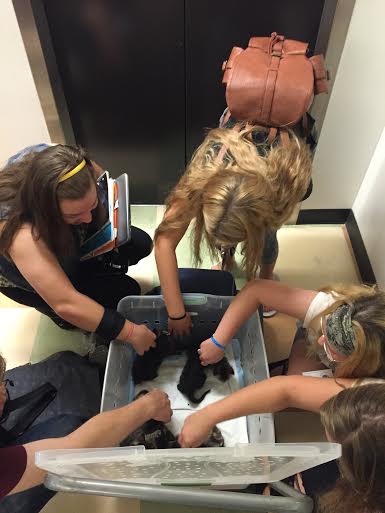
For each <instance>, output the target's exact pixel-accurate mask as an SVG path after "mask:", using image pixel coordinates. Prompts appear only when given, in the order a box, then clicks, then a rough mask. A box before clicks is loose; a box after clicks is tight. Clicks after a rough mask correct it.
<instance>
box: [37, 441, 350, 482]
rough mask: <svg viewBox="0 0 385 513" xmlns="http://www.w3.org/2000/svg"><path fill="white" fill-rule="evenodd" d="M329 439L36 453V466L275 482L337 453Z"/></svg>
mask: <svg viewBox="0 0 385 513" xmlns="http://www.w3.org/2000/svg"><path fill="white" fill-rule="evenodd" d="M340 455H341V446H340V445H339V444H332V443H306V444H239V445H237V446H235V447H223V448H202V449H160V450H146V449H145V448H144V447H143V446H137V447H117V448H113V449H88V450H83V449H73V450H57V451H53V450H51V451H41V452H38V453H36V465H37V466H38V467H40V468H42V469H44V470H46V471H48V472H51V473H54V474H57V475H60V476H67V477H72V478H86V479H98V480H106V481H120V482H122V481H123V482H128V483H141V484H148V485H150V484H151V485H184V486H194V485H197V486H205V485H215V486H217V485H218V486H223V485H246V484H251V483H269V482H275V481H280V480H282V479H285V478H286V477H288V476H291V475H294V474H296V473H297V472H302V471H303V470H306V469H308V468H312V467H315V466H316V465H320V464H322V463H326V462H328V461H331V460H334V459H336V458H339V457H340Z"/></svg>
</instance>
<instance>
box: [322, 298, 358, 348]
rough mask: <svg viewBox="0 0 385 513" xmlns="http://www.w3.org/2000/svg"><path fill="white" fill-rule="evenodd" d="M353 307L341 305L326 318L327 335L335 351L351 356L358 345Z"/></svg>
mask: <svg viewBox="0 0 385 513" xmlns="http://www.w3.org/2000/svg"><path fill="white" fill-rule="evenodd" d="M352 310H353V309H352V307H351V306H350V305H348V304H343V305H341V306H339V307H338V308H337V309H336V310H335V311H334V312H333V313H332V314H330V315H329V316H328V317H327V318H326V336H327V340H328V342H329V344H330V345H331V346H332V347H333V349H334V350H335V351H337V352H338V353H340V354H343V355H344V356H350V355H351V354H352V353H353V351H354V350H355V347H356V337H355V335H354V330H353V325H352Z"/></svg>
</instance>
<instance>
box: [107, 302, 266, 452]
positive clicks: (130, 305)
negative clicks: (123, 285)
mask: <svg viewBox="0 0 385 513" xmlns="http://www.w3.org/2000/svg"><path fill="white" fill-rule="evenodd" d="M183 299H184V303H185V306H186V310H187V311H188V312H189V314H190V315H191V318H192V321H193V333H194V336H195V335H196V336H197V337H199V338H201V339H202V340H204V339H205V338H208V337H210V336H211V335H212V333H213V332H214V331H215V329H216V327H217V326H218V324H219V321H220V320H221V318H222V316H223V314H224V312H225V311H226V309H227V308H228V306H229V305H230V303H231V301H232V300H233V299H234V298H233V297H232V296H230V297H227V296H212V295H207V294H184V295H183ZM118 311H119V312H120V313H121V314H123V315H124V317H125V318H126V319H129V320H130V321H132V322H135V323H137V324H146V325H147V326H148V327H149V328H150V329H153V328H159V329H161V330H163V329H167V311H166V307H165V303H164V300H163V297H162V296H129V297H126V298H124V299H122V300H121V301H120V303H119V305H118ZM234 338H235V339H237V340H238V341H239V345H240V360H241V365H242V369H243V376H244V382H245V385H250V384H253V383H256V382H257V381H261V380H263V379H266V378H268V377H269V370H268V366H267V359H266V352H265V345H264V341H263V334H262V330H261V325H260V321H259V317H258V315H253V316H252V317H250V319H249V320H248V321H246V322H245V323H244V324H243V326H242V327H241V328H240V329H239V331H238V333H237V334H236V336H235V337H234ZM134 357H135V352H134V351H133V349H132V348H131V346H130V345H128V344H122V343H120V342H112V343H111V344H110V350H109V355H108V360H107V367H106V373H105V378H104V387H103V394H102V406H101V409H102V411H107V410H111V409H113V408H116V407H119V406H123V405H124V404H127V403H128V402H129V398H132V397H133V396H134V393H133V387H134V384H133V381H132V378H131V369H132V364H133V361H134ZM246 420H247V431H248V437H249V442H250V443H272V442H274V441H275V436H274V422H273V416H272V415H271V414H270V413H266V414H256V415H249V416H248V417H247V419H246Z"/></svg>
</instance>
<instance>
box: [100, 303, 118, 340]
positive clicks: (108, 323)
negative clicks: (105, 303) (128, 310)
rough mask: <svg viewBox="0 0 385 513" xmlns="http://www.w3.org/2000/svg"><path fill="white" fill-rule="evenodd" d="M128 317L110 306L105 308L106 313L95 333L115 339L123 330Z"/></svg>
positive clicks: (108, 338)
mask: <svg viewBox="0 0 385 513" xmlns="http://www.w3.org/2000/svg"><path fill="white" fill-rule="evenodd" d="M125 322H126V319H125V318H124V317H123V315H122V314H120V313H119V312H117V311H116V310H111V309H110V308H105V309H104V314H103V317H102V320H101V321H100V323H99V326H98V327H97V328H96V330H95V333H97V334H98V335H100V336H102V337H103V338H105V339H107V340H110V341H111V340H114V339H115V338H117V336H118V335H119V333H120V332H121V331H122V329H123V326H124V323H125Z"/></svg>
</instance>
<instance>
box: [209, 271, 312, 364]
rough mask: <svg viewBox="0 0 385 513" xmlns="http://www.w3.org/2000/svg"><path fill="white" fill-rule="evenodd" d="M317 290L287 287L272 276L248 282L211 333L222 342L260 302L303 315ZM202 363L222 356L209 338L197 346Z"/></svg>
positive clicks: (300, 317) (292, 314)
mask: <svg viewBox="0 0 385 513" xmlns="http://www.w3.org/2000/svg"><path fill="white" fill-rule="evenodd" d="M317 293H318V292H315V291H313V290H304V289H298V288H294V287H289V286H288V285H284V284H282V283H279V282H276V281H273V280H254V281H252V282H249V283H248V284H247V285H246V286H245V287H243V289H242V290H241V292H240V293H239V294H238V295H237V296H236V297H235V299H234V300H233V301H232V303H231V304H230V306H229V307H228V309H227V310H226V313H225V315H224V316H223V318H222V320H221V322H220V323H219V325H218V327H217V329H216V330H215V333H214V337H215V338H216V340H218V342H220V343H221V344H222V345H223V346H226V345H227V344H229V343H230V342H231V339H232V338H233V336H234V335H235V333H236V332H237V331H238V329H239V328H240V327H241V326H242V324H243V323H244V322H245V321H246V320H247V319H248V318H249V317H250V316H251V315H252V314H253V313H254V312H255V311H256V310H257V308H258V306H259V305H260V304H263V305H269V306H270V307H271V308H272V309H273V310H278V311H279V312H282V313H285V314H287V315H290V316H292V317H295V318H297V319H304V318H305V316H306V312H307V311H308V309H309V306H310V303H311V302H312V301H313V299H314V298H315V296H316V295H317ZM200 350H201V353H200V357H201V362H202V363H203V364H205V365H206V364H210V363H215V362H217V361H219V360H220V359H221V358H223V351H222V350H221V349H219V348H218V347H217V346H215V345H214V344H213V343H212V341H211V340H205V341H204V342H202V344H201V346H200Z"/></svg>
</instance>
